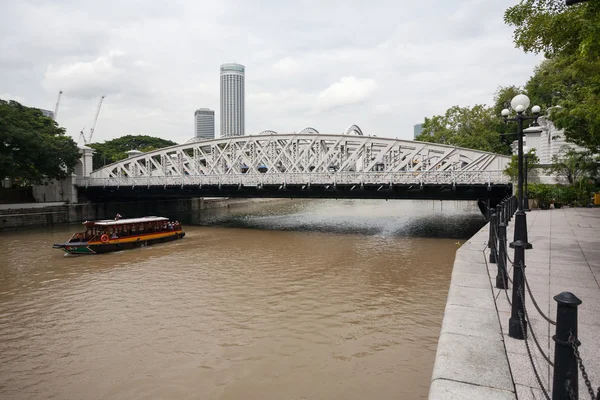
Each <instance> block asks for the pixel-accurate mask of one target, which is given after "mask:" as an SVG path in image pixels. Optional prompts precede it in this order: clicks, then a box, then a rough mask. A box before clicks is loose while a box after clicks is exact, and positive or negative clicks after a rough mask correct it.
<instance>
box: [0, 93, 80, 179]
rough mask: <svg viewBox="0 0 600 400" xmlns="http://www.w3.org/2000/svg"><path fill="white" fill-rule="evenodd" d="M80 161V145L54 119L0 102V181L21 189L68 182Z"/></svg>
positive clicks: (15, 103)
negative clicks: (9, 180) (61, 180)
mask: <svg viewBox="0 0 600 400" xmlns="http://www.w3.org/2000/svg"><path fill="white" fill-rule="evenodd" d="M79 158H80V154H79V149H78V148H77V144H76V143H75V142H74V141H73V139H71V138H70V137H69V136H65V129H64V128H61V127H59V126H58V124H57V123H56V122H55V121H54V120H53V119H52V118H48V117H45V116H44V115H43V114H42V112H41V111H40V110H38V109H37V108H30V107H25V106H23V105H21V104H19V103H18V102H16V101H4V100H1V99H0V178H11V179H13V180H14V182H15V184H17V185H19V186H28V185H31V184H41V183H43V182H44V181H47V180H53V179H57V180H60V179H64V178H66V177H68V176H69V175H70V174H71V173H72V172H73V171H74V169H75V164H77V161H78V160H79Z"/></svg>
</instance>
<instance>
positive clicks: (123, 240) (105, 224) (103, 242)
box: [52, 215, 185, 254]
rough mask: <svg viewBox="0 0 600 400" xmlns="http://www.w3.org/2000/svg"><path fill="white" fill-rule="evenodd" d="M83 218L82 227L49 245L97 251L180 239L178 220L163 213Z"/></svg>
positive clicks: (78, 251)
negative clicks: (62, 239)
mask: <svg viewBox="0 0 600 400" xmlns="http://www.w3.org/2000/svg"><path fill="white" fill-rule="evenodd" d="M119 217H120V216H119V215H117V217H116V218H115V219H114V220H100V221H85V222H84V223H83V225H84V226H85V231H83V232H77V233H75V234H73V236H71V238H70V239H69V241H67V242H65V243H57V244H55V245H54V246H52V247H53V248H55V249H61V250H63V251H64V252H66V253H69V254H98V253H108V252H111V251H120V250H126V249H133V248H136V247H143V246H149V245H152V244H155V243H163V242H169V241H172V240H177V239H182V238H183V237H184V236H185V232H184V231H183V227H182V226H181V223H180V222H179V221H171V220H169V218H165V217H142V218H128V219H127V218H126V219H120V218H119Z"/></svg>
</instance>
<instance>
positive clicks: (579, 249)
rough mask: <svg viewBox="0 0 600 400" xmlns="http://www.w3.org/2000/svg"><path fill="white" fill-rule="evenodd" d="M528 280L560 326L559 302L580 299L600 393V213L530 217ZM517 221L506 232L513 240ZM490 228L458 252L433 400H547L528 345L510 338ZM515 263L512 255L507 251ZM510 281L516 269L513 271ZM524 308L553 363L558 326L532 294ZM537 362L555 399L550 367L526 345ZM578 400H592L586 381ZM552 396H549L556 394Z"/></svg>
mask: <svg viewBox="0 0 600 400" xmlns="http://www.w3.org/2000/svg"><path fill="white" fill-rule="evenodd" d="M527 223H528V227H529V229H528V237H529V242H531V243H532V245H533V249H531V250H527V251H526V254H525V257H526V259H525V260H526V269H525V273H526V276H527V278H528V281H529V284H530V287H531V291H532V293H533V296H534V297H535V299H536V300H537V303H538V305H539V307H540V308H541V310H542V311H543V312H544V313H546V315H547V316H549V317H550V318H551V319H552V320H555V319H556V302H555V301H554V299H553V298H552V297H553V296H554V295H556V294H558V293H560V292H563V291H570V292H572V293H573V294H575V295H576V296H577V297H579V298H580V299H581V300H582V301H583V304H582V305H581V306H579V340H580V341H581V343H582V344H581V347H580V353H581V356H582V359H583V361H584V365H585V367H586V370H587V373H588V375H589V378H590V380H591V382H592V385H593V386H594V390H597V388H598V386H600V333H599V332H600V284H599V283H600V209H589V208H563V209H557V210H546V211H531V212H529V213H527ZM513 224H514V218H513V220H512V222H511V225H510V226H509V229H508V237H509V242H510V241H512V240H511V239H512V237H513V228H514V225H513ZM487 239H488V226H487V225H486V226H485V227H484V228H483V229H481V230H480V231H479V232H478V233H477V234H476V235H475V236H473V237H472V238H471V239H469V240H468V241H467V242H466V243H465V244H463V246H461V248H460V249H459V250H458V251H457V253H456V259H455V262H454V269H453V272H452V281H451V283H450V290H449V292H448V300H447V303H446V312H445V314H444V321H443V323H442V329H441V334H440V340H439V343H438V349H437V354H436V360H435V365H434V370H433V376H432V381H431V387H430V393H429V398H430V399H481V398H486V400H492V399H516V398H518V399H544V398H545V397H544V395H543V392H542V391H541V389H540V386H539V384H538V383H537V380H536V378H535V375H534V372H533V368H532V365H531V361H530V359H529V357H528V354H527V350H526V347H525V342H524V341H523V340H516V339H512V338H510V337H509V336H508V319H509V318H510V306H509V304H508V301H507V296H506V295H508V297H509V298H510V297H511V290H512V285H510V288H509V290H508V291H507V292H505V291H503V290H499V289H496V288H495V282H496V274H497V267H496V264H488V263H487V259H488V255H489V251H488V250H487V248H486V245H487ZM509 250H510V252H509V257H510V258H511V259H512V258H513V251H512V249H509ZM509 273H510V276H511V277H512V268H511V269H510V271H509ZM526 306H527V311H528V313H529V318H530V320H531V326H530V328H529V329H530V330H533V331H534V332H535V334H536V337H537V338H538V341H539V342H540V345H541V347H542V350H544V352H545V353H546V354H547V355H548V356H549V357H550V359H552V358H553V357H554V342H553V341H552V335H554V326H552V325H550V324H549V323H547V322H546V321H545V320H544V319H543V318H542V317H541V316H540V315H539V313H538V312H537V310H536V309H535V307H534V305H533V303H532V301H531V298H530V297H529V295H528V294H526ZM528 342H529V346H530V349H531V351H532V355H533V361H534V364H535V365H536V368H537V370H538V371H539V375H540V377H541V380H542V385H543V386H544V388H545V389H546V391H548V393H549V394H550V390H551V388H552V373H553V370H552V368H551V367H550V366H549V365H548V363H547V362H546V361H545V360H544V359H543V357H542V356H541V354H540V352H539V350H538V349H537V347H536V345H535V343H534V342H533V340H532V338H531V334H530V335H529V338H528ZM579 392H580V394H579V398H580V399H589V398H590V396H589V394H588V392H587V389H586V387H585V384H584V382H583V379H582V377H581V374H580V375H579ZM550 396H551V394H550Z"/></svg>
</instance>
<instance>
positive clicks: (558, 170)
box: [547, 147, 600, 185]
mask: <svg viewBox="0 0 600 400" xmlns="http://www.w3.org/2000/svg"><path fill="white" fill-rule="evenodd" d="M598 168H600V158H599V157H598V156H595V155H593V154H592V153H590V152H589V151H577V150H574V149H572V148H568V147H566V148H564V149H562V151H561V153H560V154H556V155H554V156H553V157H552V166H551V167H550V168H548V169H547V170H548V172H550V173H552V174H555V175H556V176H557V177H562V178H565V179H566V180H567V181H568V182H569V183H570V184H571V185H574V184H576V183H578V182H579V181H581V180H582V179H584V178H595V177H596V176H597V175H598Z"/></svg>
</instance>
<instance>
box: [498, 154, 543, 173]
mask: <svg viewBox="0 0 600 400" xmlns="http://www.w3.org/2000/svg"><path fill="white" fill-rule="evenodd" d="M523 162H525V161H523ZM539 163H540V159H539V158H538V156H537V154H535V149H531V150H529V151H528V152H527V165H523V168H526V170H527V173H528V174H529V172H530V171H531V170H533V169H535V167H536V166H537V165H538V164H539ZM504 173H505V174H506V175H508V176H510V177H511V179H512V180H516V179H517V178H518V177H519V159H518V157H517V155H516V154H514V155H513V156H512V157H511V159H510V162H509V163H508V165H507V166H506V169H505V170H504Z"/></svg>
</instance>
